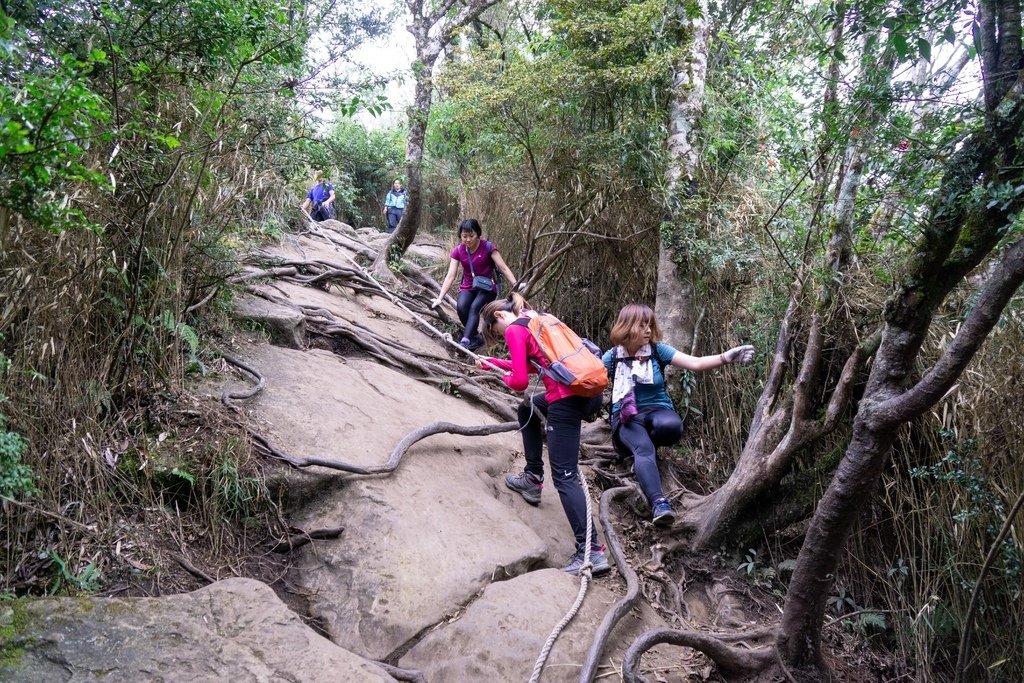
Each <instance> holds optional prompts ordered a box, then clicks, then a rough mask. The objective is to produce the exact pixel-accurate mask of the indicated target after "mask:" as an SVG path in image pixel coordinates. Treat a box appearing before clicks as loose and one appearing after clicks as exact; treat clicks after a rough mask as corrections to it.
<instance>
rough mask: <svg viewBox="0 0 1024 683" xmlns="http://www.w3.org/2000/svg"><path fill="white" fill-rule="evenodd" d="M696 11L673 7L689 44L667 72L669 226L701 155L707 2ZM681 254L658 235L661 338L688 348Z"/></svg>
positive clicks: (689, 324) (688, 299)
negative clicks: (669, 80)
mask: <svg viewBox="0 0 1024 683" xmlns="http://www.w3.org/2000/svg"><path fill="white" fill-rule="evenodd" d="M696 4H697V5H698V7H699V14H698V16H696V17H693V18H691V17H690V16H688V12H687V9H686V7H685V6H684V3H681V2H680V3H677V4H676V7H675V13H676V20H677V21H678V23H679V35H680V39H681V40H683V41H686V42H687V44H688V46H689V49H688V50H687V51H686V52H685V54H684V56H683V57H681V58H680V60H679V61H678V62H677V63H676V65H675V68H674V70H673V73H672V92H671V94H670V98H669V111H668V141H667V143H668V167H667V168H666V170H665V185H666V189H667V196H666V215H665V220H666V222H667V223H668V224H669V226H670V228H669V230H670V231H671V229H672V228H671V226H675V225H678V224H679V222H680V221H684V220H687V217H686V216H685V215H684V212H683V208H682V206H683V202H684V201H685V199H686V198H688V197H690V196H692V195H693V193H694V192H695V191H696V189H697V182H698V179H697V164H698V161H699V159H700V149H699V142H698V134H697V128H698V123H699V121H700V117H701V115H702V113H703V110H704V84H705V81H706V79H707V67H708V23H707V17H708V5H707V0H698V2H697V3H696ZM682 260H683V257H682V255H681V254H678V253H676V250H675V249H674V248H673V247H672V246H671V244H667V243H666V240H665V236H664V235H662V239H661V240H660V241H659V249H658V286H657V298H656V301H655V312H656V314H657V316H658V322H659V324H660V325H661V327H662V331H663V332H664V334H665V338H666V339H669V340H671V341H672V343H673V344H675V345H676V346H679V347H681V348H686V349H689V347H690V345H691V343H692V340H693V327H694V312H693V287H692V284H691V283H690V281H689V279H688V277H687V275H686V273H684V272H682V271H681V270H680V268H679V265H678V264H679V263H680V262H681V261H682Z"/></svg>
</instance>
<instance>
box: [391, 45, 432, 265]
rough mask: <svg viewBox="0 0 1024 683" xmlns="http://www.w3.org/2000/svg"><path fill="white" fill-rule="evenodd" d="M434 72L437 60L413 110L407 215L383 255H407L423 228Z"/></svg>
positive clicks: (421, 78) (426, 70)
mask: <svg viewBox="0 0 1024 683" xmlns="http://www.w3.org/2000/svg"><path fill="white" fill-rule="evenodd" d="M433 70H434V61H430V62H423V66H422V70H421V71H420V74H419V75H418V76H417V78H416V94H415V97H414V98H413V102H412V105H411V106H410V107H409V134H408V137H407V139H406V144H405V184H406V200H405V212H404V213H403V214H402V220H401V221H399V223H398V227H397V229H396V230H395V233H394V235H392V236H391V239H390V240H389V241H388V244H387V248H386V249H384V250H383V251H382V252H381V253H382V254H384V253H385V252H389V253H391V254H395V253H397V254H398V255H399V256H401V255H402V254H404V253H405V252H406V251H407V250H408V249H409V247H410V246H412V241H413V240H414V239H415V238H416V232H417V230H418V229H419V224H420V213H421V212H422V206H423V145H424V140H425V138H426V135H427V121H428V119H429V118H430V105H431V101H432V98H433V94H434V93H433V90H434V77H433ZM392 258H393V256H392Z"/></svg>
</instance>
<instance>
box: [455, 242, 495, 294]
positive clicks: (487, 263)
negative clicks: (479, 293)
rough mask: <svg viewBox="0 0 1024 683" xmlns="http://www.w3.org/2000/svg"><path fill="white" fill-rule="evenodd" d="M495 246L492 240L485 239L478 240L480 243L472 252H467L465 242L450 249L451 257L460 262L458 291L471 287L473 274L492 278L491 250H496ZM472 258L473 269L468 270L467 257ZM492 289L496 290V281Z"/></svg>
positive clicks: (492, 260) (492, 262) (492, 261)
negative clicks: (460, 278)
mask: <svg viewBox="0 0 1024 683" xmlns="http://www.w3.org/2000/svg"><path fill="white" fill-rule="evenodd" d="M497 249H498V248H497V247H496V246H494V242H488V241H487V240H480V244H479V245H477V248H476V251H474V252H473V253H472V254H470V253H469V249H468V248H467V247H466V245H465V244H460V245H459V246H457V247H455V248H454V249H452V253H451V257H452V258H453V259H454V260H456V261H458V262H459V263H461V264H462V282H461V283H460V284H459V291H460V292H465V291H468V290H470V289H473V275H474V274H476V275H483V276H484V277H489V278H491V279H492V280H493V279H494V259H492V258H491V252H493V251H497ZM470 258H472V259H473V269H472V271H470V268H469V259H470ZM494 291H498V283H497V282H495V283H494Z"/></svg>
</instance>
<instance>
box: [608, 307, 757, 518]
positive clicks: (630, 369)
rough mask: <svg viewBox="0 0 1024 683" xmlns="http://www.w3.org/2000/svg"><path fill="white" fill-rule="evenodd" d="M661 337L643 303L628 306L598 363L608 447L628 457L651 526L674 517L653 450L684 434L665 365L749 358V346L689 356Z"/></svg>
mask: <svg viewBox="0 0 1024 683" xmlns="http://www.w3.org/2000/svg"><path fill="white" fill-rule="evenodd" d="M661 339H662V336H661V328H660V327H658V321H657V320H656V319H655V317H654V311H652V310H651V309H650V307H648V306H644V305H643V304H629V305H627V306H624V307H623V308H622V310H621V311H619V316H618V319H616V321H615V325H614V326H613V327H612V334H611V341H612V343H613V344H615V345H616V346H615V348H613V349H611V350H610V351H607V352H605V354H604V357H603V358H602V360H603V361H604V365H605V368H607V370H608V375H609V377H611V378H612V415H611V425H612V443H613V444H614V445H615V448H616V450H617V451H619V452H621V453H624V454H628V455H630V456H632V457H633V466H634V469H635V471H636V480H637V483H639V484H640V489H641V490H642V491H643V492H644V495H645V496H646V497H647V502H648V504H649V505H650V506H651V516H652V518H653V521H654V524H655V525H657V526H670V525H671V524H672V522H674V521H675V513H674V512H673V511H672V505H671V504H670V503H669V502H668V498H666V497H665V494H664V493H663V492H662V489H661V476H660V475H659V474H658V461H657V454H656V451H655V449H656V448H657V447H658V446H672V445H674V444H675V443H677V442H678V441H679V439H680V438H681V437H682V436H683V421H682V420H681V419H680V417H679V413H677V412H676V408H675V405H673V403H672V399H671V398H670V397H669V395H668V391H666V390H665V367H666V366H668V365H671V366H673V367H677V368H684V369H686V370H690V371H692V372H700V371H702V370H710V369H712V368H720V367H722V366H723V365H728V364H729V363H737V362H738V363H744V364H745V363H749V362H750V361H751V360H753V358H754V347H753V346H749V345H746V346H736V347H734V348H731V349H729V350H728V351H725V352H723V353H719V354H716V355H713V356H691V355H689V354H686V353H683V352H682V351H677V350H676V349H674V348H672V347H671V346H669V345H668V344H664V343H662V342H661Z"/></svg>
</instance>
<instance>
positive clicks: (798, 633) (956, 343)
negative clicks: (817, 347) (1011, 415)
mask: <svg viewBox="0 0 1024 683" xmlns="http://www.w3.org/2000/svg"><path fill="white" fill-rule="evenodd" d="M979 22H980V31H979V32H980V38H981V44H982V50H981V58H982V64H983V67H984V72H985V73H984V82H983V87H984V101H985V106H986V109H987V116H986V120H985V126H984V128H983V129H981V130H979V131H978V132H976V133H974V134H973V135H972V136H971V137H970V138H968V139H967V140H966V141H965V142H964V144H963V145H962V146H961V147H960V148H959V149H958V150H957V152H956V154H955V155H953V157H952V158H951V159H950V161H949V162H948V164H947V167H946V174H945V176H944V177H943V179H942V183H941V185H940V187H939V189H938V191H937V192H936V195H935V196H936V203H935V205H934V206H933V207H932V210H931V212H930V218H929V220H928V221H927V222H926V223H925V225H924V230H923V234H922V237H921V240H920V242H919V244H918V247H917V249H916V251H915V252H914V253H913V254H912V255H911V256H910V257H909V259H908V268H907V275H906V276H905V277H904V279H903V282H902V284H901V286H900V288H899V289H898V290H897V292H896V293H895V295H894V296H893V297H892V299H891V300H890V302H889V305H888V307H887V309H886V322H885V328H884V331H883V335H882V342H881V345H880V347H879V350H878V353H877V355H876V359H875V363H874V366H873V367H872V369H871V374H870V376H869V378H868V383H867V386H866V387H865V392H864V397H863V398H862V400H861V403H860V406H859V409H858V413H857V417H856V419H855V421H854V431H853V438H852V440H851V442H850V444H849V445H848V447H847V450H846V453H845V455H844V457H843V460H842V462H841V463H840V466H839V469H838V471H837V472H836V476H835V477H834V478H833V480H832V483H831V484H830V485H829V488H828V490H827V491H826V492H825V495H824V497H823V498H822V500H821V502H820V503H819V506H818V510H817V512H816V513H815V515H814V518H813V519H812V521H811V526H810V528H809V530H808V532H807V536H806V538H805V540H804V545H803V547H802V548H801V550H800V555H799V557H798V558H797V567H796V571H795V572H794V574H793V579H792V581H791V582H790V587H789V593H788V595H787V598H786V606H785V609H784V611H783V616H782V625H781V630H780V633H779V636H778V639H777V647H778V651H779V654H780V656H781V658H782V660H783V662H784V663H785V664H786V665H787V666H789V667H793V668H796V669H810V670H812V671H813V670H816V669H818V668H820V666H821V650H820V645H821V624H822V621H823V619H824V615H825V605H826V600H827V596H828V594H829V591H830V589H831V587H832V584H833V581H834V576H835V570H836V567H837V564H838V562H839V557H840V554H841V552H842V549H843V547H844V546H845V544H846V541H847V539H848V538H849V535H850V532H851V530H852V528H853V525H854V523H855V522H856V520H857V516H858V515H859V513H860V512H861V510H863V509H864V507H865V505H866V504H867V502H868V500H870V496H871V495H872V494H873V493H874V490H875V488H876V487H877V485H878V480H879V477H880V475H881V472H882V468H883V467H884V466H885V464H886V461H887V459H888V457H889V453H890V450H891V446H892V442H893V440H894V438H895V435H896V433H897V430H898V429H899V427H900V426H901V425H902V424H904V423H906V422H908V421H910V420H913V419H915V418H917V417H919V416H920V415H922V414H924V413H925V411H927V410H929V409H930V408H931V407H932V406H933V405H935V403H937V402H938V401H939V400H940V399H941V398H942V397H943V396H944V395H945V394H946V392H947V391H948V390H949V389H950V388H951V387H952V386H953V384H954V382H956V380H957V379H958V378H959V377H960V375H961V373H962V372H963V370H964V368H965V367H966V366H967V364H968V363H969V362H970V360H971V358H973V356H974V354H975V353H976V352H977V350H978V349H979V348H980V347H981V344H982V343H983V342H984V340H985V338H986V337H987V336H988V333H989V332H990V331H991V330H992V328H993V327H994V326H995V324H996V323H997V322H998V321H999V318H1000V316H1001V314H1002V311H1003V310H1004V308H1005V307H1006V305H1007V304H1008V303H1009V301H1010V299H1011V298H1012V296H1013V295H1014V293H1015V292H1016V291H1017V289H1018V288H1019V287H1020V285H1021V283H1022V282H1024V239H1019V238H1018V240H1017V241H1016V243H1014V244H1013V245H1012V246H1010V247H1009V248H1007V249H1006V250H1005V251H1004V252H1003V254H1002V257H1001V258H1000V259H999V261H998V265H997V267H996V268H995V269H994V271H993V273H992V275H991V276H990V277H989V279H988V281H987V282H986V284H985V286H984V288H983V289H982V291H981V293H980V295H979V296H978V298H977V300H976V301H975V302H974V305H973V308H972V309H971V311H970V313H969V314H968V316H967V318H966V320H964V322H963V323H962V324H961V325H960V327H959V330H958V331H957V334H956V336H955V337H954V339H953V341H952V342H951V343H950V344H949V346H947V347H946V349H945V351H943V353H942V355H941V356H940V357H939V359H938V360H937V361H936V362H935V364H934V365H932V367H931V368H930V369H929V370H928V371H927V372H926V373H925V374H924V376H923V377H922V378H921V379H920V380H918V381H917V382H916V383H915V384H913V385H912V386H910V388H906V387H907V385H908V380H909V378H910V377H912V376H913V375H912V373H913V372H914V368H915V364H916V362H917V359H918V356H919V355H920V351H921V347H922V345H923V343H924V340H925V338H926V336H927V334H928V330H929V327H930V326H931V322H932V318H933V316H934V314H935V311H936V310H937V309H938V308H939V306H941V305H942V302H943V301H944V300H945V298H946V296H947V295H948V294H949V293H950V292H951V291H952V289H953V288H954V287H955V286H956V285H957V284H959V283H960V282H961V281H962V280H963V278H964V277H966V276H967V274H968V273H969V272H970V271H971V270H973V269H974V268H975V267H976V266H977V265H978V264H980V263H981V262H982V260H983V259H985V258H986V257H987V256H988V254H989V253H991V251H992V250H993V249H995V248H996V246H997V244H998V243H999V241H1000V239H1001V238H1002V236H1003V235H1006V234H1007V233H1008V231H1010V230H1011V229H1012V225H1013V223H1014V222H1015V221H1016V215H1017V214H1018V213H1019V212H1020V211H1021V209H1022V208H1024V202H1022V201H1021V200H1019V199H1015V200H1014V201H1012V202H1006V203H994V202H990V201H988V199H987V198H986V197H985V192H984V191H982V189H983V187H985V186H994V185H998V184H1002V183H1010V184H1012V185H1014V186H1017V185H1020V184H1021V182H1022V181H1024V172H1022V170H1021V165H1020V162H1019V150H1018V149H1017V143H1016V141H1017V138H1018V137H1019V135H1020V132H1021V128H1022V123H1024V104H1022V101H1024V71H1021V67H1022V63H1021V41H1020V37H1021V13H1020V3H1019V0H1004V1H1002V2H1000V1H998V0H992V1H989V2H983V3H982V6H981V9H980V11H979Z"/></svg>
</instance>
